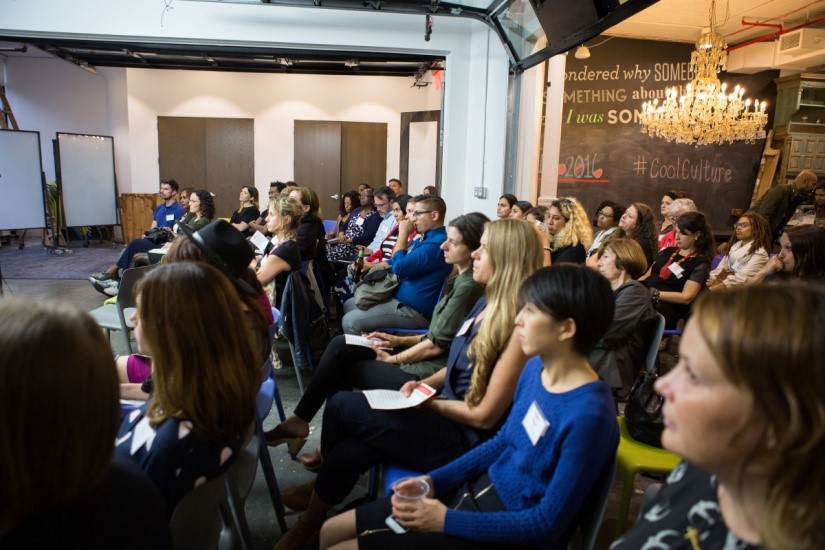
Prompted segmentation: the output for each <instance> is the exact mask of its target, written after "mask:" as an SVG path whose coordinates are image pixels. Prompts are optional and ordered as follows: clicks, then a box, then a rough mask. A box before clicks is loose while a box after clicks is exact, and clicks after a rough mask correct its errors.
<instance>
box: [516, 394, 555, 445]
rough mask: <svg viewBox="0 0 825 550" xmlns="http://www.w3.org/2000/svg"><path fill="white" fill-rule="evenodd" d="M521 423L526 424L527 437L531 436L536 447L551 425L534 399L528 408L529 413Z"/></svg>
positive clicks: (531, 441) (531, 440)
mask: <svg viewBox="0 0 825 550" xmlns="http://www.w3.org/2000/svg"><path fill="white" fill-rule="evenodd" d="M521 425H522V426H524V431H526V432H527V437H529V438H530V443H532V444H533V446H534V447H535V446H536V443H538V442H539V439H541V438H542V436H544V434H545V432H547V428H549V427H550V423H549V422H548V421H547V419H546V418H544V415H543V414H542V412H541V409H539V406H538V405H536V402H535V401H533V402H532V403H531V404H530V408H529V409H527V414H525V415H524V418H523V419H522V421H521Z"/></svg>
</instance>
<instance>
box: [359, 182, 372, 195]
mask: <svg viewBox="0 0 825 550" xmlns="http://www.w3.org/2000/svg"><path fill="white" fill-rule="evenodd" d="M367 189H372V187H370V184H368V183H362V184H360V185H359V186H358V194H359V196H360V195H361V193H363V192H364V191H366V190H367Z"/></svg>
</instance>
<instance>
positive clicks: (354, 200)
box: [327, 191, 360, 239]
mask: <svg viewBox="0 0 825 550" xmlns="http://www.w3.org/2000/svg"><path fill="white" fill-rule="evenodd" d="M359 200H360V199H359V198H358V192H357V191H347V192H346V193H344V195H343V196H342V197H341V205H340V207H339V211H338V219H337V220H336V221H335V227H334V228H333V229H332V231H330V232H329V233H327V238H328V239H332V238H335V237H337V236H338V233H342V232H343V231H344V229H346V227H347V222H348V221H349V217H350V215H352V211H353V210H355V207H356V205H357V204H358V203H359Z"/></svg>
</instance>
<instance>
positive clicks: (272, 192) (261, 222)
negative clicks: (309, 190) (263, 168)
mask: <svg viewBox="0 0 825 550" xmlns="http://www.w3.org/2000/svg"><path fill="white" fill-rule="evenodd" d="M285 187H286V184H285V183H284V182H282V181H273V182H272V183H270V184H269V195H268V196H269V199H268V200H267V201H266V204H264V205H263V206H264V208H262V209H261V214H260V216H258V219H257V220H255V221H253V222H249V227H250V229H252V232H253V233H254V232H255V231H260V232H261V233H262V234H264V235H269V232H268V231H267V229H266V216H267V214H269V201H271V200H272V199H274V198H276V197H279V196H280V195H281V191H283V190H284V188H285Z"/></svg>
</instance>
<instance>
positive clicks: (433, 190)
mask: <svg viewBox="0 0 825 550" xmlns="http://www.w3.org/2000/svg"><path fill="white" fill-rule="evenodd" d="M421 194H422V195H435V196H436V197H437V196H438V188H437V187H436V186H435V185H428V186H426V187H425V188H424V190H423V191H422V192H421Z"/></svg>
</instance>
